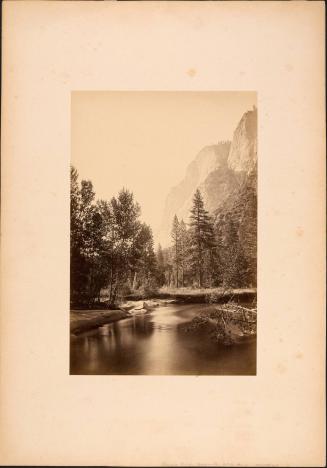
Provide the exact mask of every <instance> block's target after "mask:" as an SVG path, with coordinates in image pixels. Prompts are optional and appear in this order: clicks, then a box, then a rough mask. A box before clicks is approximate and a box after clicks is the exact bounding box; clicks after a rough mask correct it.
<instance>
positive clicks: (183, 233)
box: [179, 219, 188, 287]
mask: <svg viewBox="0 0 327 468" xmlns="http://www.w3.org/2000/svg"><path fill="white" fill-rule="evenodd" d="M179 244H180V249H179V250H180V266H181V272H182V287H184V286H185V273H186V268H187V252H188V233H187V227H186V224H185V223H184V221H183V219H182V220H181V222H180V223H179Z"/></svg>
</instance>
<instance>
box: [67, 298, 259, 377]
mask: <svg viewBox="0 0 327 468" xmlns="http://www.w3.org/2000/svg"><path fill="white" fill-rule="evenodd" d="M206 307H210V306H208V305H203V304H189V305H175V304H169V305H166V306H165V305H163V306H160V307H157V308H155V309H154V310H153V311H152V312H149V313H146V314H142V313H141V314H138V315H135V316H133V317H131V318H128V319H124V320H121V321H119V322H115V323H112V324H110V325H106V330H105V333H106V334H104V335H103V334H101V330H100V329H97V330H94V331H92V332H88V333H84V334H82V335H80V336H79V337H78V338H77V339H76V340H75V341H72V342H71V352H70V373H71V374H98V375H99V374H124V375H255V374H256V339H255V338H253V339H252V340H250V341H248V342H247V343H243V344H239V345H234V346H227V347H225V346H222V345H218V344H217V343H215V342H214V341H211V340H210V339H208V337H204V336H203V335H196V334H193V333H185V332H184V331H182V329H181V325H182V324H185V323H187V322H189V321H190V320H192V318H193V317H194V316H195V315H197V314H198V313H199V312H200V311H202V310H204V309H205V308H206Z"/></svg>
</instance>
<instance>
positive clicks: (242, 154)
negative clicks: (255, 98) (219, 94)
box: [228, 108, 257, 173]
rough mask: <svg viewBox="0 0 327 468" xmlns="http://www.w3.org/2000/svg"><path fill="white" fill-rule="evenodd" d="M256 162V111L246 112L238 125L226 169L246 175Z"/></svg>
mask: <svg viewBox="0 0 327 468" xmlns="http://www.w3.org/2000/svg"><path fill="white" fill-rule="evenodd" d="M256 161H257V109H256V108H254V109H253V110H252V111H249V112H246V113H245V114H244V115H243V117H242V119H241V120H240V123H239V124H238V126H237V128H236V130H235V132H234V136H233V140H232V144H231V147H230V152H229V156H228V167H229V168H230V169H233V170H234V171H236V172H242V171H243V172H246V173H248V172H249V171H250V170H251V169H252V168H253V166H254V165H255V163H256Z"/></svg>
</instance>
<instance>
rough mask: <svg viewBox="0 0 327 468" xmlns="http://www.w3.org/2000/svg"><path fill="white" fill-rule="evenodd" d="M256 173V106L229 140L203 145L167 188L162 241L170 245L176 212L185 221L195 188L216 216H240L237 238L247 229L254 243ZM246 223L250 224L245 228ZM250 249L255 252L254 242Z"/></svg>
mask: <svg viewBox="0 0 327 468" xmlns="http://www.w3.org/2000/svg"><path fill="white" fill-rule="evenodd" d="M256 174H257V110H256V108H254V109H253V110H251V111H248V112H246V113H245V114H244V115H243V117H242V118H241V120H240V122H239V124H238V126H237V128H236V129H235V131H234V135H233V139H232V142H231V143H230V142H222V143H218V144H217V145H213V146H207V147H205V148H203V149H202V150H201V151H200V153H199V154H198V155H197V156H196V158H195V159H194V160H193V161H192V162H191V164H190V165H189V167H188V168H187V171H186V175H185V178H184V180H183V181H182V182H181V183H180V184H179V185H177V186H176V187H174V188H173V189H172V190H171V191H170V193H169V195H168V197H167V200H166V205H165V210H164V214H163V222H162V226H161V230H160V236H159V238H160V242H161V243H162V245H163V246H164V247H166V246H168V245H170V231H171V225H172V220H173V217H174V215H175V214H176V215H177V217H178V219H184V221H185V222H186V223H187V222H188V220H189V211H190V208H191V206H192V199H193V195H194V192H195V191H196V189H197V188H199V189H200V191H201V194H202V196H203V200H204V204H205V207H206V209H207V210H208V211H209V213H210V214H211V215H212V216H213V217H214V218H215V219H218V217H219V216H220V215H223V214H224V213H227V212H232V213H233V218H235V222H236V221H237V219H239V220H241V219H242V220H243V221H242V223H243V224H242V226H239V233H240V238H241V237H242V240H244V241H246V239H247V237H249V232H250V237H251V243H252V244H253V238H254V237H255V238H256V231H255V233H254V234H253V235H252V233H253V232H254V227H253V226H254V225H255V229H256V183H257V176H256ZM242 210H243V214H242ZM244 210H245V211H244ZM252 221H253V222H252ZM246 223H248V224H249V225H251V226H252V227H251V228H249V229H248V230H247V228H246ZM238 224H239V223H238ZM248 231H249V232H248ZM252 251H255V253H256V245H255V247H254V248H253V249H252Z"/></svg>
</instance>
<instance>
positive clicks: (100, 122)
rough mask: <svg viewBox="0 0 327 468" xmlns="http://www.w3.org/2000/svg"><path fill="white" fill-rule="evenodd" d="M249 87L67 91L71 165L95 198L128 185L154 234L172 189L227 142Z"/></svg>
mask: <svg viewBox="0 0 327 468" xmlns="http://www.w3.org/2000/svg"><path fill="white" fill-rule="evenodd" d="M254 104H256V93H254V92H184V91H182V92H165V91H164V92H152V91H151V92H149V91H145V92H101V91H100V92H99V91H95V92H94V91H78V92H73V93H72V164H73V165H74V166H75V167H76V168H77V170H78V172H79V175H80V178H81V179H90V180H91V181H92V182H93V186H94V189H95V192H96V196H97V198H102V199H110V198H111V197H112V196H113V195H116V194H117V193H118V191H119V190H120V189H121V188H123V187H126V188H128V189H130V190H131V191H132V192H133V193H134V196H135V199H136V200H137V201H138V202H139V203H140V205H141V209H142V219H143V220H144V221H145V222H147V223H148V224H150V225H151V227H152V228H153V231H154V234H155V233H156V230H157V229H158V227H159V224H160V222H161V216H162V212H163V207H164V202H165V199H166V196H167V194H168V192H169V190H170V188H171V187H173V186H174V185H176V184H178V183H179V182H180V181H181V180H182V179H183V177H184V174H185V170H186V167H187V166H188V164H189V163H190V162H191V161H192V160H193V159H194V158H195V156H196V155H197V153H198V152H199V151H200V150H201V149H202V148H203V147H204V146H206V145H211V144H214V143H217V142H218V141H221V140H230V139H232V136H233V132H234V130H235V128H236V126H237V124H238V122H239V120H240V119H241V117H242V115H243V113H244V112H246V111H247V110H250V109H252V106H253V105H254Z"/></svg>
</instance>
